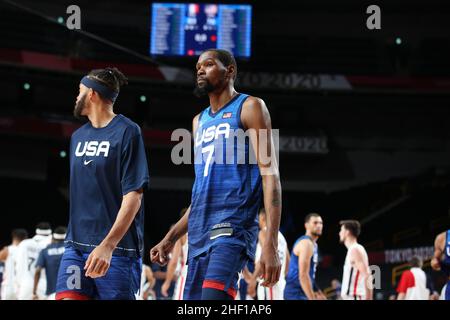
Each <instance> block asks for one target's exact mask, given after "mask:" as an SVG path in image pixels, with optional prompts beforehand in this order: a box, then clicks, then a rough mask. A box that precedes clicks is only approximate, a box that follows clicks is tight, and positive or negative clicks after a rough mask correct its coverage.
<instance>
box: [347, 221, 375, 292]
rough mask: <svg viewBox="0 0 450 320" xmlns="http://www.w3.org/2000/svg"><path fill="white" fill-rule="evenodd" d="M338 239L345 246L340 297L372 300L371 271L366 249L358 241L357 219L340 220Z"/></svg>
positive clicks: (358, 225)
mask: <svg viewBox="0 0 450 320" xmlns="http://www.w3.org/2000/svg"><path fill="white" fill-rule="evenodd" d="M340 225H341V230H340V231H339V241H340V242H341V243H342V244H344V245H345V246H346V247H347V256H346V257H345V263H344V273H343V277H342V288H341V297H342V299H343V300H372V299H373V287H372V273H371V271H370V269H369V258H368V256H367V252H366V249H364V247H363V246H362V245H360V244H359V243H358V237H359V235H360V233H361V224H360V223H359V221H357V220H343V221H341V222H340Z"/></svg>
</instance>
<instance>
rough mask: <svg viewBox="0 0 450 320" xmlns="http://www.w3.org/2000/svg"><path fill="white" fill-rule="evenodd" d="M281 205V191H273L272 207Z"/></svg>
mask: <svg viewBox="0 0 450 320" xmlns="http://www.w3.org/2000/svg"><path fill="white" fill-rule="evenodd" d="M280 205H281V197H280V190H278V189H273V191H272V206H273V207H279V206H280Z"/></svg>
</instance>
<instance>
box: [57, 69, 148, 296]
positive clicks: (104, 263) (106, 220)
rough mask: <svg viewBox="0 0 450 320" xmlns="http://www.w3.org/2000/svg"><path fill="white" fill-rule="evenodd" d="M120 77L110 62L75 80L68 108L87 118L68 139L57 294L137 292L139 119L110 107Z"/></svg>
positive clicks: (141, 171) (141, 168) (144, 174)
mask: <svg viewBox="0 0 450 320" xmlns="http://www.w3.org/2000/svg"><path fill="white" fill-rule="evenodd" d="M126 83H127V79H126V78H125V76H124V75H123V74H122V73H121V72H120V71H119V70H117V69H116V68H106V69H99V70H93V71H91V72H90V73H89V74H88V75H87V76H85V77H83V79H82V80H81V82H80V88H79V89H80V91H79V95H78V97H77V102H76V106H75V110H74V114H75V116H77V117H80V116H87V118H88V119H89V121H88V122H87V123H86V124H85V125H83V126H82V127H80V128H79V129H78V130H77V131H75V132H74V133H73V135H72V138H71V143H70V220H69V225H68V230H67V237H66V241H65V243H66V249H65V251H64V254H63V257H62V259H61V263H60V268H59V272H58V280H57V285H56V299H57V300H60V299H101V300H103V299H107V300H114V299H123V300H132V299H136V298H137V297H138V292H139V287H140V279H141V268H142V254H143V248H144V246H143V235H144V204H143V196H142V194H143V189H144V188H146V187H147V186H148V183H149V174H148V167H147V159H146V154H145V147H144V142H143V139H142V135H141V130H140V128H139V126H138V125H137V124H135V123H134V122H132V121H131V120H130V119H128V118H126V117H124V116H123V115H120V114H115V113H114V111H113V104H114V101H115V100H116V98H117V96H118V94H119V90H120V87H121V86H122V85H124V84H126Z"/></svg>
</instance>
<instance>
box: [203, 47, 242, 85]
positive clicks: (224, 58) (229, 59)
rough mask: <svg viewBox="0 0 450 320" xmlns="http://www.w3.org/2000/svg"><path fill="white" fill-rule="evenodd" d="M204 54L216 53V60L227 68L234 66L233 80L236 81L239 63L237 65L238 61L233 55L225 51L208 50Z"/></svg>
mask: <svg viewBox="0 0 450 320" xmlns="http://www.w3.org/2000/svg"><path fill="white" fill-rule="evenodd" d="M204 52H214V53H215V54H216V58H217V59H219V61H220V62H222V64H223V65H224V66H225V67H228V66H231V65H233V66H234V76H233V80H236V76H237V63H236V59H235V58H234V56H233V54H232V53H231V52H230V51H227V50H223V49H208V50H205V51H204Z"/></svg>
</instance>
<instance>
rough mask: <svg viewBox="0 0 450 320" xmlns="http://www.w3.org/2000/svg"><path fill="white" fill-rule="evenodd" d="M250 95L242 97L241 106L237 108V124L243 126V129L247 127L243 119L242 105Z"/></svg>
mask: <svg viewBox="0 0 450 320" xmlns="http://www.w3.org/2000/svg"><path fill="white" fill-rule="evenodd" d="M248 97H249V96H248V95H247V96H244V98H242V101H241V102H240V103H239V107H238V109H237V113H236V118H237V119H236V120H237V124H238V127H239V128H241V129H242V130H246V129H247V128H244V125H243V124H242V120H241V113H242V106H243V105H244V102H245V101H246V100H247V98H248Z"/></svg>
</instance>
